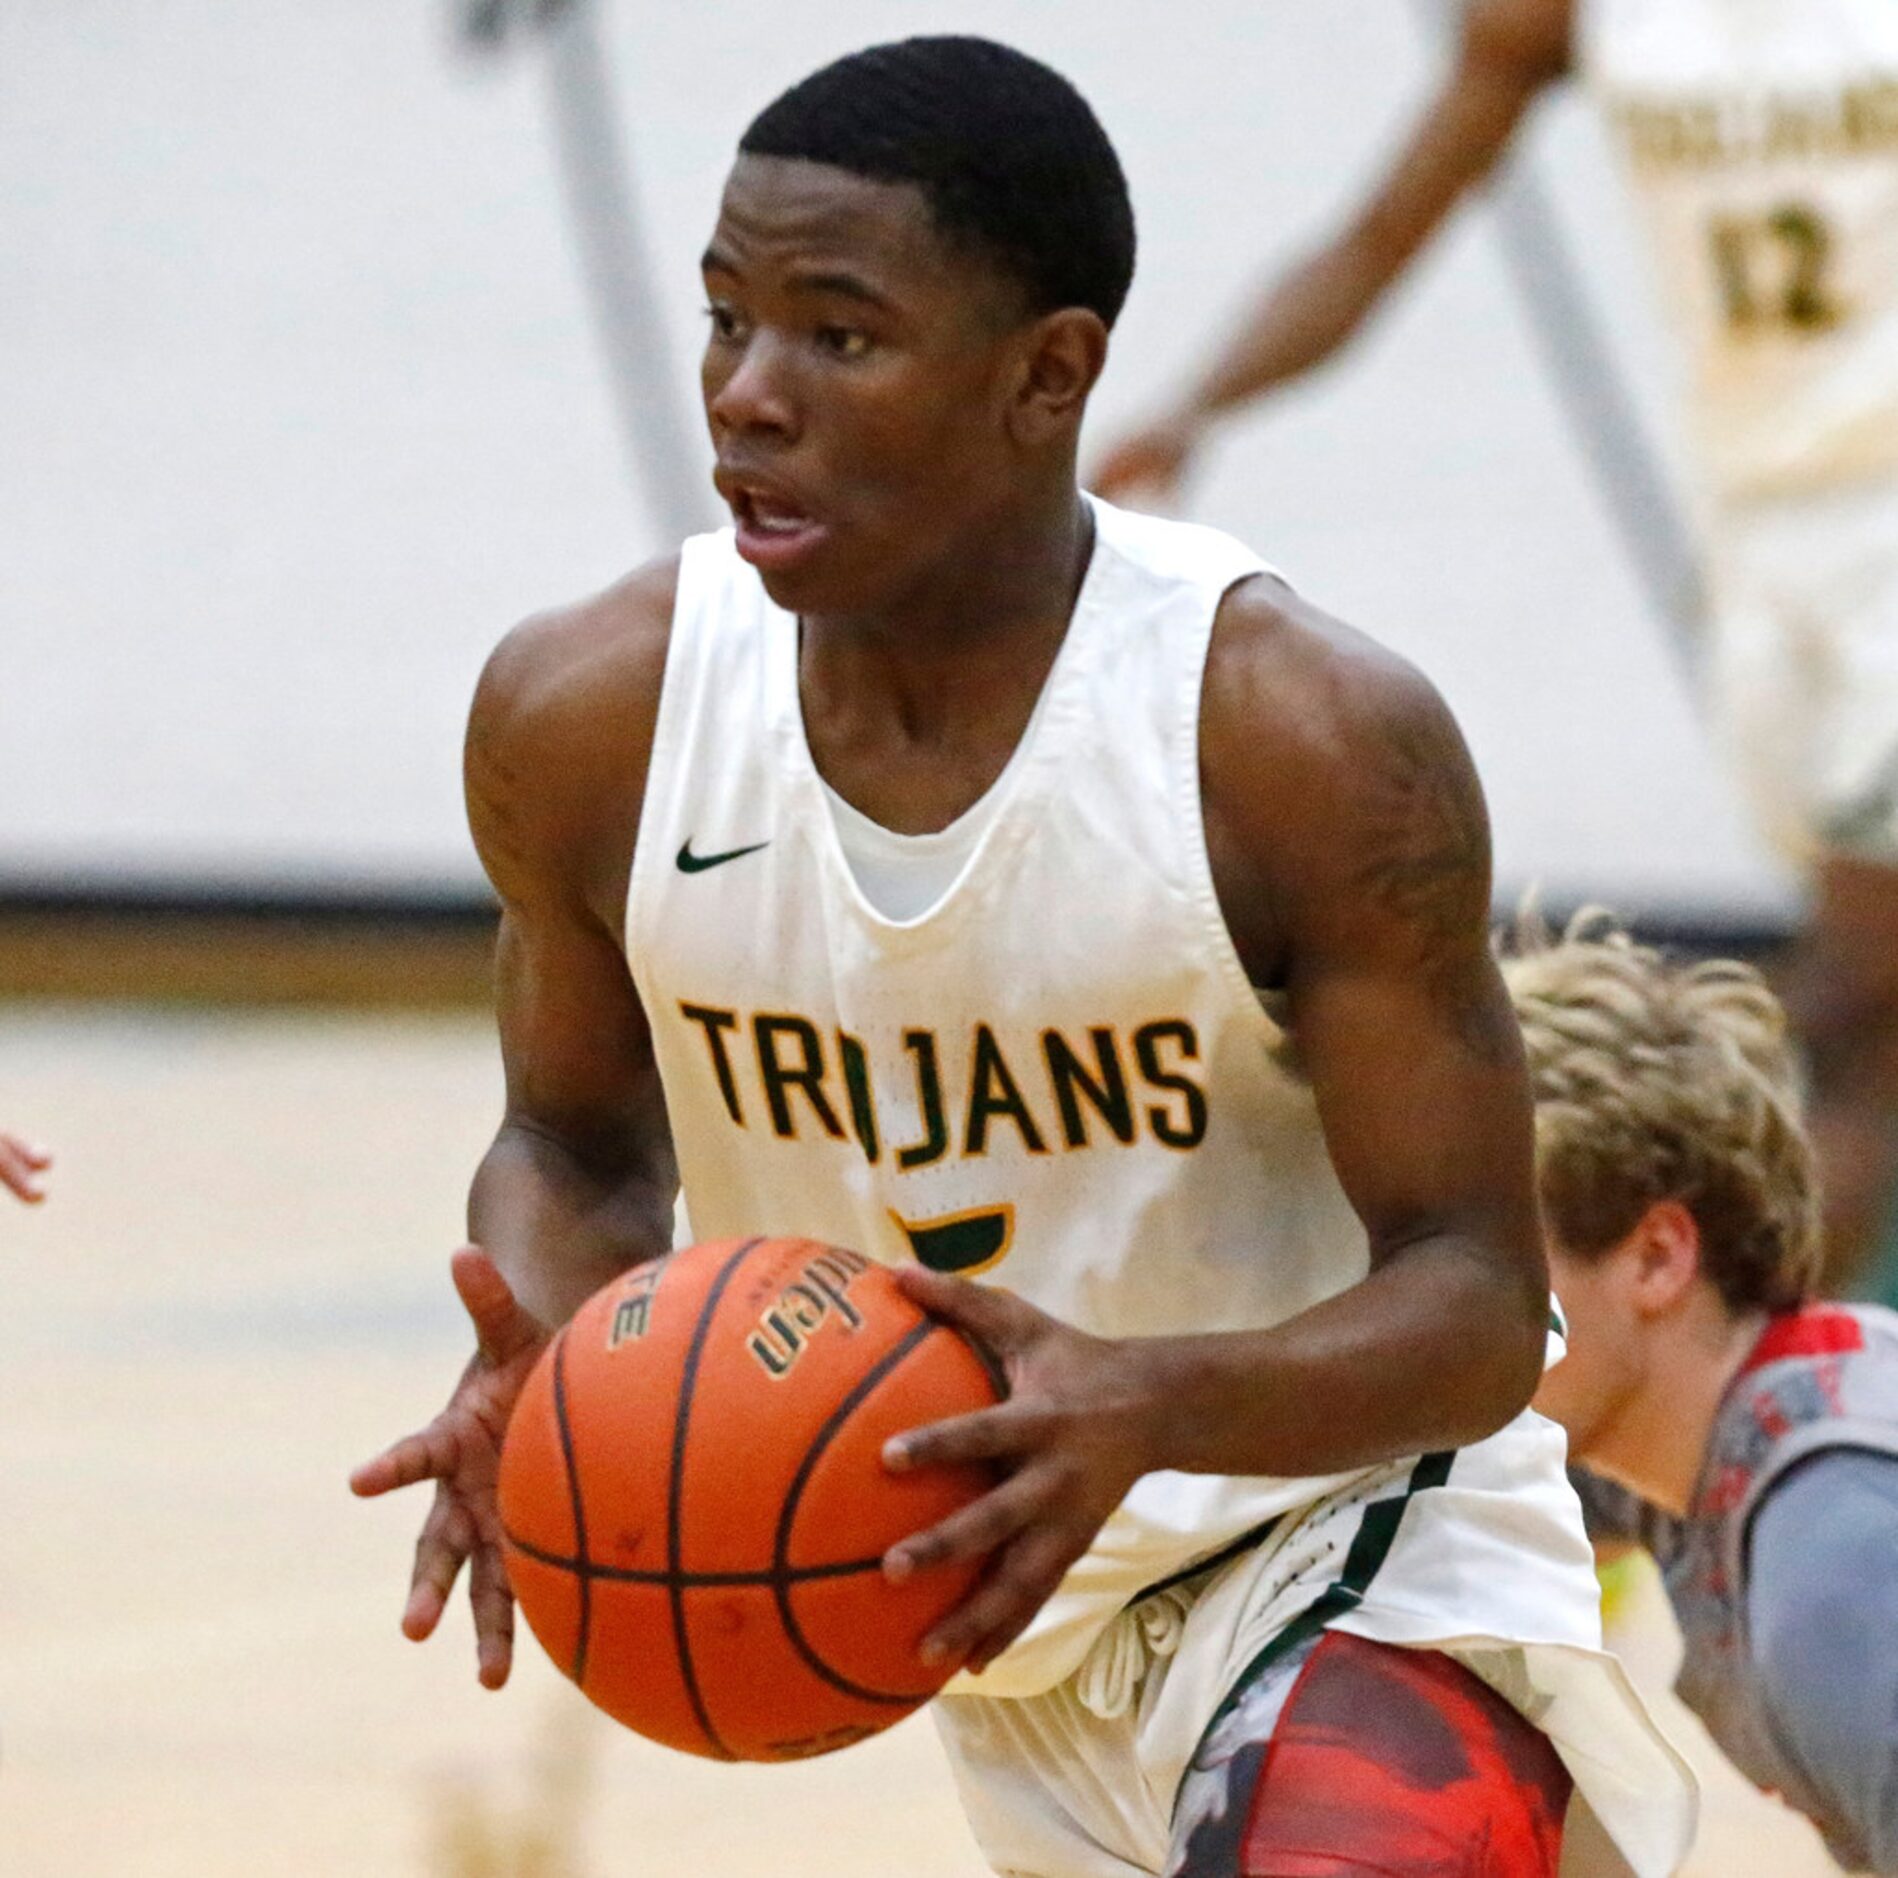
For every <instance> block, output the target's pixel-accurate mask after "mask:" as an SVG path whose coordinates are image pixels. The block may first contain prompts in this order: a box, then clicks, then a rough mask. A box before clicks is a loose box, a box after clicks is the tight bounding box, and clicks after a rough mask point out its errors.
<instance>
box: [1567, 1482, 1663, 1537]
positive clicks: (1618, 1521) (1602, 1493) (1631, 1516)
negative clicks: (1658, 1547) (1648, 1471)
mask: <svg viewBox="0 0 1898 1878" xmlns="http://www.w3.org/2000/svg"><path fill="white" fill-rule="evenodd" d="M1568 1477H1569V1485H1570V1486H1572V1487H1573V1488H1574V1489H1575V1491H1576V1494H1577V1495H1578V1497H1579V1498H1580V1500H1581V1502H1582V1523H1583V1525H1585V1526H1586V1527H1587V1528H1588V1536H1589V1537H1590V1538H1591V1539H1593V1540H1594V1541H1595V1543H1596V1544H1597V1545H1599V1544H1601V1543H1602V1542H1603V1541H1609V1542H1614V1541H1622V1542H1625V1543H1627V1544H1629V1545H1645V1544H1646V1543H1647V1532H1646V1521H1645V1519H1644V1518H1643V1514H1644V1511H1645V1509H1644V1508H1643V1506H1642V1504H1641V1501H1640V1500H1639V1499H1638V1498H1636V1496H1635V1495H1634V1494H1632V1493H1630V1492H1629V1491H1628V1489H1627V1488H1626V1487H1617V1486H1616V1485H1615V1483H1614V1482H1613V1481H1612V1480H1604V1479H1602V1477H1601V1476H1600V1475H1599V1474H1591V1473H1590V1472H1589V1471H1588V1469H1587V1468H1586V1467H1578V1466H1576V1465H1574V1464H1573V1463H1571V1464H1570V1466H1569V1470H1568Z"/></svg>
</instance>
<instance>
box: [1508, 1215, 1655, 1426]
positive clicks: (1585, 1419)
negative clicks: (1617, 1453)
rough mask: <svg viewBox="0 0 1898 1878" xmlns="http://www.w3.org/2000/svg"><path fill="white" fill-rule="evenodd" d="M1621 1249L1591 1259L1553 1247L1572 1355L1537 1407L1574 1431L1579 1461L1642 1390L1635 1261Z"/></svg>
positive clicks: (1549, 1380)
mask: <svg viewBox="0 0 1898 1878" xmlns="http://www.w3.org/2000/svg"><path fill="white" fill-rule="evenodd" d="M1618 1250H1619V1248H1611V1249H1610V1250H1609V1251H1608V1252H1607V1253H1605V1254H1603V1256H1602V1257H1600V1258H1598V1259H1585V1258H1581V1257H1578V1256H1577V1255H1576V1254H1574V1253H1572V1252H1570V1251H1568V1250H1567V1249H1566V1248H1564V1247H1563V1246H1562V1245H1561V1244H1560V1242H1559V1241H1552V1242H1551V1244H1550V1247H1549V1279H1550V1283H1551V1286H1552V1288H1553V1289H1554V1292H1555V1295H1556V1297H1557V1298H1558V1299H1559V1300H1560V1301H1561V1305H1562V1312H1563V1315H1564V1316H1565V1317H1566V1318H1567V1319H1568V1355H1567V1356H1565V1357H1564V1358H1563V1359H1562V1361H1561V1362H1559V1363H1558V1364H1556V1366H1555V1367H1554V1368H1553V1369H1552V1370H1550V1371H1549V1372H1548V1373H1547V1374H1546V1375H1545V1376H1544V1377H1543V1378H1542V1384H1541V1387H1540V1388H1538V1389H1537V1391H1536V1398H1535V1406H1536V1408H1537V1409H1538V1410H1540V1411H1541V1413H1542V1414H1544V1415H1546V1416H1548V1417H1549V1419H1550V1420H1551V1421H1558V1422H1560V1423H1561V1424H1562V1426H1563V1427H1564V1428H1566V1429H1567V1430H1568V1446H1569V1458H1570V1459H1571V1460H1585V1459H1586V1458H1587V1457H1588V1456H1589V1455H1590V1454H1592V1453H1595V1452H1597V1451H1599V1449H1600V1448H1601V1447H1602V1445H1603V1443H1604V1442H1605V1441H1607V1440H1608V1438H1609V1437H1610V1436H1611V1434H1612V1433H1613V1431H1614V1428H1615V1426H1616V1424H1617V1423H1618V1422H1619V1420H1620V1419H1621V1416H1622V1413H1623V1411H1624V1410H1625V1409H1626V1408H1627V1406H1628V1404H1629V1403H1630V1402H1631V1401H1632V1400H1633V1398H1634V1395H1635V1392H1636V1391H1637V1390H1638V1389H1639V1387H1640V1386H1641V1381H1642V1373H1643V1372H1642V1355H1641V1352H1642V1347H1643V1345H1642V1337H1641V1319H1640V1317H1639V1315H1638V1313H1636V1312H1635V1311H1634V1309H1633V1305H1632V1299H1631V1298H1630V1296H1629V1286H1628V1283H1627V1280H1628V1276H1629V1274H1628V1271H1627V1269H1626V1267H1627V1265H1628V1264H1629V1261H1627V1260H1625V1259H1622V1258H1618V1257H1617V1256H1616V1253H1617V1251H1618Z"/></svg>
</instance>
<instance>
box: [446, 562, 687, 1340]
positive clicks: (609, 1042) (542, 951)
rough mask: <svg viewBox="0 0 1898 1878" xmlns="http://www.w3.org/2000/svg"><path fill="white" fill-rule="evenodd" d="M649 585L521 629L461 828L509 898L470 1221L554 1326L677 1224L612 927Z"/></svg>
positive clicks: (630, 793) (636, 750)
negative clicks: (488, 1120) (493, 1074)
mask: <svg viewBox="0 0 1898 1878" xmlns="http://www.w3.org/2000/svg"><path fill="white" fill-rule="evenodd" d="M661 578H662V577H661ZM656 586H657V583H656V582H655V580H654V578H653V577H650V576H649V577H646V580H645V582H644V584H642V583H641V582H640V581H638V580H636V581H635V582H634V583H630V584H629V586H628V588H626V589H622V590H620V592H619V593H618V594H616V595H615V596H612V603H611V605H610V606H609V605H607V603H600V602H596V603H595V607H594V608H593V609H590V610H589V611H588V612H587V613H585V614H582V615H580V616H569V617H565V618H559V619H553V620H548V621H542V622H534V623H532V624H530V625H529V626H528V627H526V628H523V629H521V630H520V631H519V632H517V633H516V634H515V635H514V636H513V637H512V638H511V639H510V640H509V641H508V642H507V643H506V644H504V645H503V647H502V648H501V650H500V651H499V652H497V654H496V655H495V657H494V659H493V660H492V661H491V662H490V664H489V667H488V670H487V672H486V673H485V674H484V676H483V679H482V683H481V687H480V690H479V692H478V693H477V696H476V700H475V707H474V711H473V714H472V716H471V719H470V725H469V736H468V748H467V763H466V781H467V793H468V809H469V822H470V826H471V827H472V829H473V831H474V837H475V844H476V847H477V848H478V850H479V851H480V854H481V858H482V862H483V865H484V866H485V867H486V868H487V870H488V874H489V877H490V879H491V880H492V881H493V883H494V886H495V889H496V891H497V892H498V893H499V895H500V896H501V905H502V916H501V931H500V941H499V947H498V952H497V957H496V1003H497V1012H498V1017H499V1022H500V1031H501V1051H502V1060H503V1064H504V1066H505V1070H506V1079H507V1103H506V1110H505V1113H504V1117H503V1120H502V1124H501V1128H500V1132H499V1133H498V1135H497V1136H496V1138H495V1141H494V1144H493V1146H492V1147H491V1148H490V1149H489V1150H488V1153H487V1155H486V1157H485V1158H484V1159H483V1161H482V1163H481V1166H480V1168H479V1170H478V1171H477V1173H476V1176H475V1180H474V1186H473V1190H472V1192H471V1194H470V1196H469V1206H468V1215H469V1230H470V1233H471V1236H472V1237H473V1238H474V1239H475V1240H476V1241H478V1242H479V1243H480V1244H481V1245H482V1246H483V1247H485V1248H486V1249H487V1250H488V1252H489V1253H490V1254H491V1256H492V1257H493V1258H494V1260H495V1262H496V1263H497V1264H498V1265H499V1266H500V1268H501V1270H502V1272H503V1274H504V1275H505V1276H506V1277H507V1278H508V1280H509V1283H510V1285H511V1286H512V1288H513V1290H514V1292H515V1294H516V1295H517V1296H518V1297H519V1298H520V1299H521V1301H522V1303H523V1304H524V1305H526V1307H527V1308H528V1309H529V1310H530V1311H531V1312H532V1313H533V1314H534V1315H535V1316H536V1317H538V1318H539V1319H540V1320H541V1321H542V1322H543V1323H546V1324H558V1323H563V1322H565V1320H566V1319H567V1318H568V1317H569V1316H570V1315H571V1314H572V1313H573V1311H574V1310H575V1308H577V1306H578V1305H579V1304H580V1303H581V1302H582V1301H583V1300H584V1299H585V1298H587V1297H588V1296H590V1295H591V1293H592V1292H593V1291H595V1290H596V1289H598V1287H599V1286H600V1285H602V1284H604V1283H605V1282H606V1281H607V1279H609V1278H611V1277H612V1276H613V1275H614V1274H615V1273H617V1272H620V1271H623V1270H625V1269H626V1267H627V1266H629V1265H632V1264H636V1263H638V1262H639V1261H640V1260H642V1259H646V1258H650V1257H653V1256H655V1255H656V1254H658V1253H660V1252H662V1251H664V1250H665V1248H666V1246H667V1245H668V1243H669V1242H670V1237H671V1223H672V1201H673V1196H674V1193H675V1192H676V1189H677V1177H676V1173H675V1170H674V1167H673V1161H672V1150H671V1144H670V1140H669V1137H668V1135H667V1131H666V1119H665V1108H664V1101H663V1097H662V1095H661V1091H660V1087H659V1076H658V1070H657V1068H656V1066H655V1064H654V1062H653V1056H652V1043H651V1037H650V1035H649V1033H648V1030H647V1026H646V1019H645V1013H644V1012H643V1011H642V1010H641V1009H640V1005H639V999H638V996H637V994H636V993H635V991H634V989H633V983H632V979H631V976H630V975H629V973H628V971H627V965H626V960H625V957H624V955H623V954H622V952H621V950H620V941H619V937H618V925H619V920H620V917H621V910H622V909H623V908H624V906H625V898H626V881H627V875H628V871H629V868H630V861H631V851H632V841H633V834H634V830H635V829H636V827H637V824H638V811H639V794H638V785H639V780H640V778H641V776H642V775H643V771H644V758H645V754H646V751H647V749H648V747H649V745H650V738H651V720H652V706H653V701H654V700H655V699H656V696H657V690H658V671H657V669H655V666H656V664H657V663H658V662H660V661H662V660H663V647H664V639H663V634H662V632H655V630H654V628H655V624H656V621H655V613H656V609H657V604H658V603H659V602H661V601H662V600H663V598H664V596H663V592H662V591H657V590H651V589H655V588H656Z"/></svg>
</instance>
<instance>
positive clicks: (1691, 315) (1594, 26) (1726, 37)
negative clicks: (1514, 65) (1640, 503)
mask: <svg viewBox="0 0 1898 1878" xmlns="http://www.w3.org/2000/svg"><path fill="white" fill-rule="evenodd" d="M1578 26H1579V32H1578V47H1579V59H1580V65H1581V69H1582V72H1583V75H1584V77H1585V80H1586V82H1587V83H1588V85H1589V87H1590V88H1591V89H1592V90H1593V91H1594V92H1595V93H1596V95H1597V96H1598V98H1599V99H1600V101H1601V103H1602V105H1603V107H1604V109H1605V111H1606V114H1607V118H1608V121H1609V126H1610V129H1611V131H1612V133H1613V135H1614V138H1615V141H1616V142H1617V143H1618V144H1619V146H1620V149H1621V153H1622V155H1623V157H1624V159H1625V163H1626V168H1627V171H1628V175H1629V178H1630V180H1631V181H1632V183H1633V185H1634V188H1635V192H1636V195H1637V197H1638V198H1639V201H1640V205H1641V208H1642V211H1643V214H1644V219H1645V221H1646V224H1647V228H1648V232H1649V235H1650V237H1651V239H1652V246H1653V249H1654V253H1655V257H1656V260H1657V263H1658V266H1659V269H1660V274H1661V280H1660V286H1661V290H1662V293H1663V296H1664V299H1665V301H1666V310H1667V312H1668V314H1669V316H1670V317H1671V318H1672V320H1673V322H1674V324H1675V326H1676V328H1677V329H1678V331H1679V334H1680V336H1681V338H1682V341H1683V343H1684V346H1685V350H1686V355H1687V366H1688V371H1689V377H1690V382H1691V386H1692V393H1693V400H1694V410H1693V418H1694V432H1695V438H1696V442H1697V445H1698V447H1699V452H1700V455H1701V458H1702V461H1703V465H1704V468H1705V471H1706V474H1707V477H1708V480H1709V483H1710V486H1711V488H1712V490H1713V492H1714V493H1715V494H1716V495H1717V496H1720V497H1723V498H1733V497H1748V496H1759V495H1783V494H1793V493H1799V492H1802V491H1806V490H1810V489H1813V488H1816V487H1822V486H1826V485H1830V484H1836V483H1843V482H1853V481H1864V480H1867V479H1875V478H1883V477H1888V476H1892V475H1894V474H1898V5H1894V4H1893V0H1580V4H1579V12H1578Z"/></svg>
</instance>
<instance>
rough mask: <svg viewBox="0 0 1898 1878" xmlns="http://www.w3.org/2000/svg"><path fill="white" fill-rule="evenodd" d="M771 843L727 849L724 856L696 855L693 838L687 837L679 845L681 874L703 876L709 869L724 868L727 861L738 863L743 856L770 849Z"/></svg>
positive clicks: (765, 842)
mask: <svg viewBox="0 0 1898 1878" xmlns="http://www.w3.org/2000/svg"><path fill="white" fill-rule="evenodd" d="M770 845H771V843H770V842H769V841H754V842H753V843H752V844H751V846H750V847H748V848H727V849H726V850H725V852H724V853H723V854H694V853H693V852H692V837H691V836H690V835H687V836H686V838H685V840H684V841H683V842H681V843H680V845H679V872H680V873H682V874H702V873H704V872H705V870H706V869H707V868H708V867H723V866H724V865H725V863H726V862H727V861H736V860H738V859H739V858H740V857H741V856H743V855H747V854H756V853H757V852H758V850H759V849H760V848H768V847H770Z"/></svg>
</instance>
